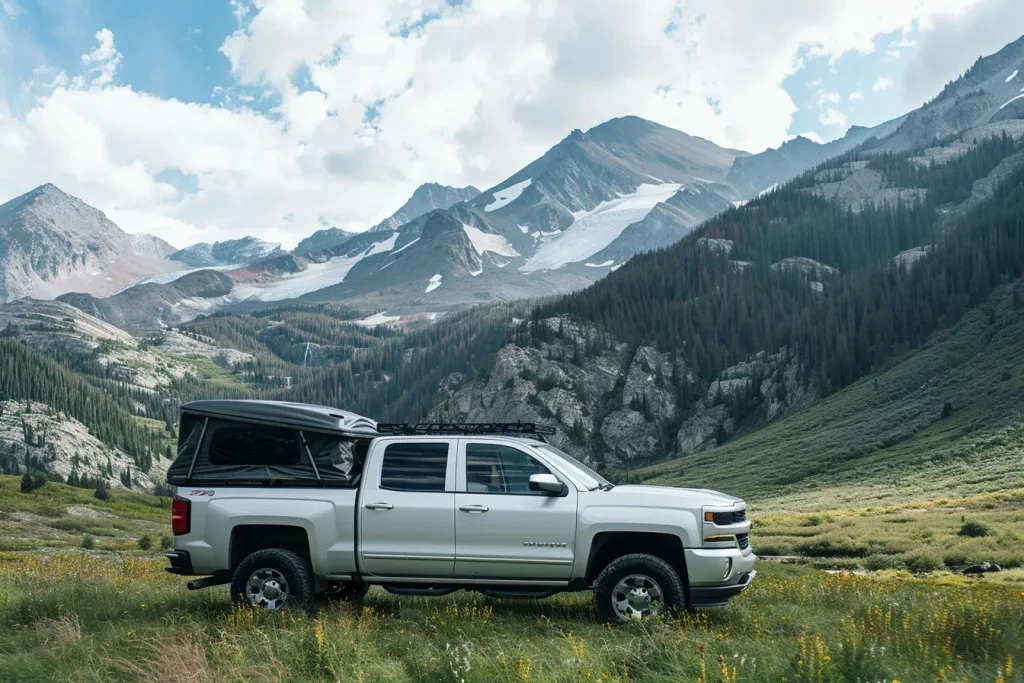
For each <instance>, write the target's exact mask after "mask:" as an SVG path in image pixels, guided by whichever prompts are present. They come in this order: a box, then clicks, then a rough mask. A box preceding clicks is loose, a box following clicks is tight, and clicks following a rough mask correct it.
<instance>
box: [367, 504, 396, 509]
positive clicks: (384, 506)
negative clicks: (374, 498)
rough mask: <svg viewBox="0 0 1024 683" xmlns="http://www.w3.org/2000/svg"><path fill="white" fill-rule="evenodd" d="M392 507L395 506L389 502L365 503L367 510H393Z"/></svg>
mask: <svg viewBox="0 0 1024 683" xmlns="http://www.w3.org/2000/svg"><path fill="white" fill-rule="evenodd" d="M394 507H395V506H394V505H392V504H391V503H367V504H366V509H367V510H393V509H394Z"/></svg>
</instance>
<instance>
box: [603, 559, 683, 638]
mask: <svg viewBox="0 0 1024 683" xmlns="http://www.w3.org/2000/svg"><path fill="white" fill-rule="evenodd" d="M594 606H595V607H596V608H597V614H598V616H599V617H600V618H601V621H604V622H612V621H615V622H618V621H630V620H633V619H650V618H653V617H656V616H657V615H658V614H660V613H662V612H665V611H677V610H681V609H683V608H685V607H686V590H685V588H684V587H683V582H682V581H681V580H680V578H679V574H678V573H676V570H675V569H673V568H672V566H671V565H670V564H669V563H668V562H666V561H665V560H663V559H661V558H660V557H655V556H654V555H647V554H645V553H634V554H631V555H624V556H622V557H620V558H618V559H616V560H613V561H612V562H611V563H610V564H609V565H608V566H607V567H605V568H604V570H603V571H602V572H601V574H600V575H599V576H598V577H597V581H595V582H594Z"/></svg>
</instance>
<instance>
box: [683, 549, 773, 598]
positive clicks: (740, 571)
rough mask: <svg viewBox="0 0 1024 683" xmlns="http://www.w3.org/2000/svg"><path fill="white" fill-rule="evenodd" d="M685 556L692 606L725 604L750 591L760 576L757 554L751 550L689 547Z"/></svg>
mask: <svg viewBox="0 0 1024 683" xmlns="http://www.w3.org/2000/svg"><path fill="white" fill-rule="evenodd" d="M684 553H685V556H686V573H687V577H688V579H689V581H688V585H689V588H690V596H689V597H690V600H689V602H688V603H687V604H689V605H690V606H691V607H716V606H719V605H724V604H725V603H726V602H727V601H728V600H729V598H731V597H733V596H734V595H739V594H740V593H742V592H743V591H745V590H746V589H747V588H749V587H750V583H751V582H752V581H753V580H754V577H755V576H756V575H757V572H756V571H755V570H754V563H755V562H756V560H757V555H755V554H754V553H753V552H752V551H751V550H750V549H749V548H748V549H747V550H740V549H738V548H721V549H719V548H690V549H687V550H685V551H684Z"/></svg>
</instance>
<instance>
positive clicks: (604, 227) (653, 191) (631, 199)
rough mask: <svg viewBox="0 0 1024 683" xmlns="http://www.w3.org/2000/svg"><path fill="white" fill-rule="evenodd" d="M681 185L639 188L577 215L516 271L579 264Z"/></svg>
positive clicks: (644, 215) (668, 184)
mask: <svg viewBox="0 0 1024 683" xmlns="http://www.w3.org/2000/svg"><path fill="white" fill-rule="evenodd" d="M680 188H682V185H678V184H674V183H666V184H662V185H647V184H643V185H640V186H639V187H638V188H637V189H636V192H633V193H632V194H627V195H620V196H619V197H618V198H616V199H611V200H608V201H604V202H601V203H600V204H598V205H597V207H596V208H594V209H593V210H591V211H579V212H577V213H574V214H573V216H574V218H575V219H576V221H575V222H574V223H573V224H572V225H570V226H569V228H568V229H566V230H565V231H564V232H562V234H561V235H559V236H557V237H555V238H554V239H552V240H550V241H549V242H546V243H544V244H543V246H541V247H539V248H538V249H537V252H536V253H535V254H534V255H533V256H532V257H531V258H530V259H529V260H527V262H526V264H525V265H523V266H522V267H521V268H520V269H519V271H520V272H523V273H532V272H534V271H537V270H551V269H555V268H561V267H562V266H564V265H566V264H567V263H576V262H578V261H583V260H585V259H587V258H589V257H591V256H593V255H594V254H596V253H597V252H599V251H601V250H602V249H604V248H605V247H607V246H608V245H609V244H611V243H612V241H614V240H615V238H616V237H618V236H619V235H620V234H621V233H622V231H623V230H625V229H626V227H627V226H629V225H631V224H633V223H636V222H637V221H639V220H643V218H644V217H646V216H647V214H648V213H650V212H651V209H653V208H654V207H655V206H657V205H658V204H660V203H661V202H663V201H666V200H667V199H668V198H669V197H671V196H672V195H674V194H675V193H676V192H678V191H679V190H680Z"/></svg>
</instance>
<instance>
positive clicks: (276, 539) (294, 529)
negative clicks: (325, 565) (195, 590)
mask: <svg viewBox="0 0 1024 683" xmlns="http://www.w3.org/2000/svg"><path fill="white" fill-rule="evenodd" d="M312 542H313V540H312V539H311V538H310V532H309V530H308V529H306V528H305V527H302V526H299V525H295V524H258V523H254V524H236V525H235V526H233V527H232V528H231V535H230V537H229V541H228V558H229V563H230V567H231V571H234V570H235V569H236V568H237V567H238V565H240V564H241V563H242V561H243V560H244V559H245V558H247V557H248V556H249V555H252V554H253V553H254V552H257V551H259V550H266V549H268V548H283V549H285V550H291V551H292V552H294V553H295V554H296V555H298V556H299V557H301V558H302V559H303V560H305V561H306V562H307V563H308V564H309V566H310V567H314V566H315V565H314V558H313V556H312V552H311V549H312Z"/></svg>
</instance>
